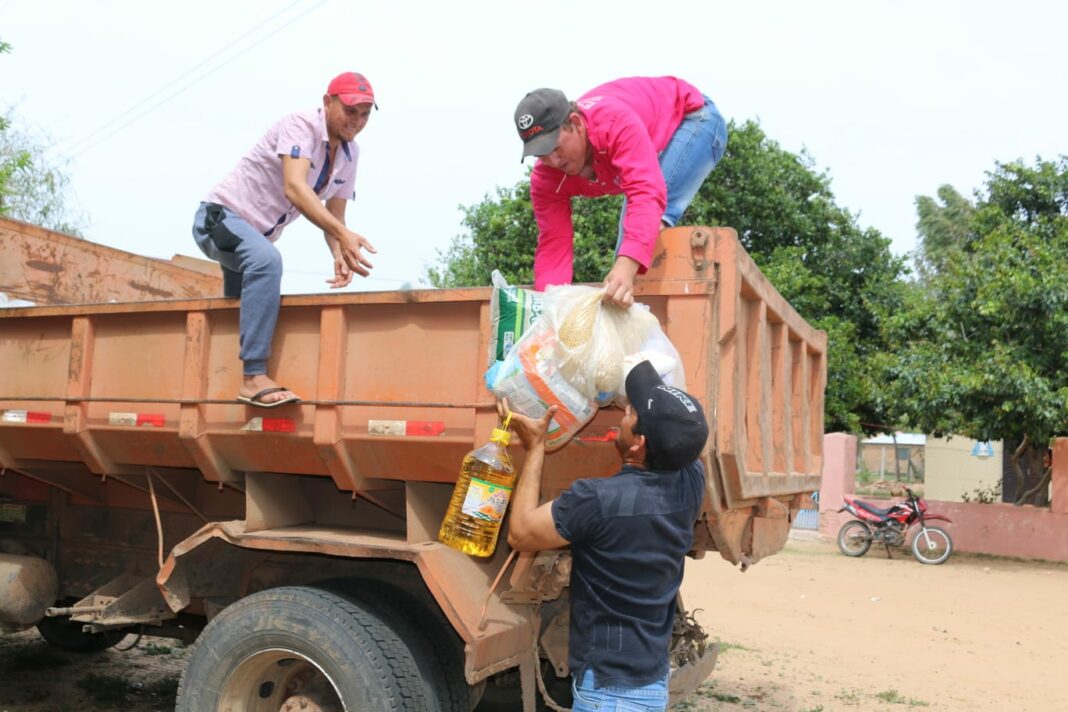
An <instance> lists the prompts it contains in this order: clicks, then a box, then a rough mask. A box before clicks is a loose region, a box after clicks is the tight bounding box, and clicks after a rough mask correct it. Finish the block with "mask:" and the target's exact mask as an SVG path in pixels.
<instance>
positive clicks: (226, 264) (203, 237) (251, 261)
mask: <svg viewBox="0 0 1068 712" xmlns="http://www.w3.org/2000/svg"><path fill="white" fill-rule="evenodd" d="M193 238H194V239H195V240H196V241H197V245H198V246H199V247H200V249H201V251H202V252H203V253H204V254H205V255H207V256H208V257H210V258H211V259H213V260H215V261H216V262H218V263H219V264H220V265H222V270H223V295H224V296H227V297H240V299H241V318H240V324H239V329H240V333H241V361H242V362H243V363H244V373H245V375H246V376H257V375H260V374H263V373H267V359H269V358H270V356H271V339H273V338H274V327H275V324H276V323H277V322H278V309H279V305H280V300H281V298H282V255H281V254H280V253H279V252H278V248H277V247H275V246H274V245H273V244H272V243H271V241H270V240H268V239H267V238H266V237H264V236H263V235H262V234H261V233H260V232H259V231H258V230H256V228H254V227H252V226H251V225H249V224H248V223H247V222H245V220H244V219H243V218H241V217H240V216H239V215H238V214H237V213H235V212H234V211H232V210H230V209H229V208H227V207H225V206H223V205H216V204H215V203H201V204H200V209H199V210H197V214H196V217H195V218H193Z"/></svg>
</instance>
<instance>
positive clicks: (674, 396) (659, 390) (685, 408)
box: [626, 361, 708, 470]
mask: <svg viewBox="0 0 1068 712" xmlns="http://www.w3.org/2000/svg"><path fill="white" fill-rule="evenodd" d="M626 391H627V399H628V400H629V401H630V406H631V407H632V408H634V412H635V413H637V415H638V426H639V428H640V429H641V434H642V435H644V436H645V449H646V453H647V455H646V460H645V462H646V464H647V465H648V466H649V467H651V468H653V469H655V470H678V469H680V468H682V467H685V466H686V465H689V464H690V463H691V462H693V461H694V460H696V459H697V458H698V457H700V456H701V452H702V451H703V450H704V449H705V443H706V442H707V441H708V421H706V420H705V413H704V411H703V410H702V409H701V404H700V403H698V402H697V399H696V398H694V397H693V396H691V395H690V394H689V393H686V392H685V391H680V390H679V389H678V388H673V387H671V386H669V385H667V384H666V383H664V379H662V378H660V374H658V373H657V372H656V369H655V368H653V364H651V363H649V362H648V361H642V362H641V363H639V364H638V365H637V366H635V367H634V368H632V369H631V370H630V373H628V374H627V381H626Z"/></svg>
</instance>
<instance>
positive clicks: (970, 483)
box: [924, 435, 1002, 502]
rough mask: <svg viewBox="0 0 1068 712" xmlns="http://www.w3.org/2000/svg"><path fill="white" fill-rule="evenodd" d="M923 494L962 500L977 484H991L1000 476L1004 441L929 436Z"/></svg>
mask: <svg viewBox="0 0 1068 712" xmlns="http://www.w3.org/2000/svg"><path fill="white" fill-rule="evenodd" d="M925 450H926V452H925V458H926V473H925V477H924V496H925V497H926V498H927V499H939V500H944V501H947V502H960V501H961V499H962V495H963V494H965V493H967V494H969V495H971V494H972V490H974V489H976V488H992V487H993V486H994V485H996V484H997V483H998V481H999V480H1000V479H1001V450H1002V443H1001V442H1000V441H999V442H993V443H977V442H976V441H975V440H972V439H970V438H965V437H961V436H959V435H958V436H954V437H952V438H948V439H947V438H934V437H930V436H928V438H927V444H926V447H925Z"/></svg>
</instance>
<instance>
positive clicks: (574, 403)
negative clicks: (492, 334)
mask: <svg viewBox="0 0 1068 712" xmlns="http://www.w3.org/2000/svg"><path fill="white" fill-rule="evenodd" d="M556 341H557V337H556V332H555V330H554V329H553V327H552V325H551V324H550V323H549V322H548V321H546V320H544V319H542V320H539V321H536V322H535V323H534V324H533V325H532V326H531V327H530V328H529V329H528V330H527V332H526V333H525V334H524V335H523V337H522V338H521V339H520V340H519V341H518V342H517V343H516V345H515V347H514V348H513V349H512V350H511V352H510V353H509V354H508V356H506V357H505V359H504V361H502V362H501V363H500V365H499V367H498V368H497V372H496V374H495V378H494V382H493V385H492V387H491V390H492V391H493V393H494V395H496V396H497V397H499V398H507V399H508V405H509V406H510V407H511V408H512V410H515V411H517V412H519V413H522V414H523V415H526V416H528V417H530V418H540V417H542V416H543V415H545V411H547V410H548V409H549V406H552V405H555V406H557V411H556V414H555V415H554V416H553V419H552V421H550V423H549V431H548V433H547V437H546V441H545V449H546V450H548V451H550V452H551V451H553V450H556V449H558V448H561V447H563V446H564V445H565V444H566V443H567V441H569V440H570V439H571V438H572V437H573V436H574V435H575V433H577V432H578V431H579V430H582V428H583V427H584V426H585V425H586V423H588V422H590V420H591V419H592V418H593V416H594V415H596V413H597V404H596V403H595V402H594V401H593V400H591V399H590V398H586V397H584V396H583V395H582V394H581V393H579V392H578V391H577V390H576V389H575V388H574V387H573V386H572V385H571V384H570V383H568V381H567V379H565V378H564V377H563V375H562V374H561V373H560V370H559V368H557V364H556V359H555V354H554V351H555V346H556Z"/></svg>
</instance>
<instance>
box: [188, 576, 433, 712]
mask: <svg viewBox="0 0 1068 712" xmlns="http://www.w3.org/2000/svg"><path fill="white" fill-rule="evenodd" d="M313 704H314V705H318V706H319V708H320V709H323V710H336V711H337V712H354V711H355V710H390V711H395V712H409V710H411V711H415V712H430V711H431V707H430V706H429V705H428V703H427V700H426V698H425V696H424V693H423V685H422V683H421V680H420V679H419V671H418V669H417V667H416V664H415V661H414V660H413V658H412V655H411V653H410V652H409V650H408V648H407V647H406V646H405V645H404V643H403V642H402V641H401V640H400V638H399V637H398V636H397V635H396V633H394V632H393V631H391V630H390V629H389V628H388V627H387V625H386V624H385V623H383V621H382V620H381V619H380V618H378V617H377V616H375V615H374V614H372V613H371V612H369V611H368V610H366V609H365V608H363V607H361V606H359V605H357V604H356V603H353V602H352V601H351V600H348V599H347V598H345V597H343V596H340V595H338V594H336V593H331V592H328V591H324V590H321V589H317V588H309V587H298V586H293V587H283V588H274V589H268V590H266V591H260V592H259V593H254V594H252V595H250V596H247V597H245V598H243V599H241V600H239V601H237V602H236V603H233V604H231V605H230V606H228V607H227V608H225V609H224V610H223V611H222V612H221V613H219V615H217V616H216V617H215V618H214V619H212V621H211V623H209V624H208V626H207V628H205V629H204V632H203V633H201V635H200V638H199V639H198V640H197V643H196V647H195V648H194V650H193V653H192V655H191V656H190V658H189V664H188V665H187V667H186V669H185V672H184V673H183V674H182V679H181V683H180V684H179V686H178V702H177V706H176V709H177V710H178V711H179V712H214V711H216V710H227V709H241V710H245V712H279V710H281V709H283V707H284V706H286V705H288V707H285V708H286V709H302V708H303V707H305V706H306V707H311V706H312V705H313ZM312 708H313V709H314V707H312Z"/></svg>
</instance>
